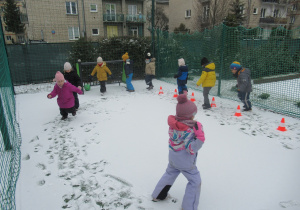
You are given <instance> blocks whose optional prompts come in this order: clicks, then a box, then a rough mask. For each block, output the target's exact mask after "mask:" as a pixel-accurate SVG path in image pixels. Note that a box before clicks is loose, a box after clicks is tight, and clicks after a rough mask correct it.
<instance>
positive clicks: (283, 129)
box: [277, 118, 287, 131]
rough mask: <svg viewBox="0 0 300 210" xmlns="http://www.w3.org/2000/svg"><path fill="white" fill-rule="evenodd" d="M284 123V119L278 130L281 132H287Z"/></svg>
mask: <svg viewBox="0 0 300 210" xmlns="http://www.w3.org/2000/svg"><path fill="white" fill-rule="evenodd" d="M284 123H285V121H284V118H282V120H281V122H280V125H279V126H278V128H277V130H279V131H287V129H286V128H285V125H284Z"/></svg>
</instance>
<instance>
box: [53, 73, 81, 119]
mask: <svg viewBox="0 0 300 210" xmlns="http://www.w3.org/2000/svg"><path fill="white" fill-rule="evenodd" d="M54 80H55V81H56V84H55V86H54V89H53V91H52V92H51V93H49V94H48V95H47V97H48V98H49V99H51V98H54V97H55V96H56V95H58V97H57V104H58V106H59V110H60V114H61V116H62V118H61V119H62V120H65V119H67V117H68V113H72V115H73V116H75V115H76V109H75V106H74V105H75V100H74V95H73V92H76V93H78V94H82V91H81V90H80V89H79V88H77V87H75V86H74V85H72V84H71V83H69V82H68V81H65V78H64V75H63V74H62V73H61V72H59V71H58V72H56V74H55V79H54Z"/></svg>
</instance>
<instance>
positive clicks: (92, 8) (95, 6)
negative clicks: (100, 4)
mask: <svg viewBox="0 0 300 210" xmlns="http://www.w3.org/2000/svg"><path fill="white" fill-rule="evenodd" d="M90 11H91V12H97V11H98V10H97V4H91V10H90Z"/></svg>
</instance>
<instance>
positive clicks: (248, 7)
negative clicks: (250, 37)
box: [244, 0, 255, 28]
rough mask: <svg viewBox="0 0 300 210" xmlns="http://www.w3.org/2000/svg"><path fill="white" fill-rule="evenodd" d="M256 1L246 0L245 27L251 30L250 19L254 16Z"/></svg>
mask: <svg viewBox="0 0 300 210" xmlns="http://www.w3.org/2000/svg"><path fill="white" fill-rule="evenodd" d="M254 1H255V0H245V8H244V11H245V13H246V14H245V27H246V28H249V25H250V17H251V14H253V9H254Z"/></svg>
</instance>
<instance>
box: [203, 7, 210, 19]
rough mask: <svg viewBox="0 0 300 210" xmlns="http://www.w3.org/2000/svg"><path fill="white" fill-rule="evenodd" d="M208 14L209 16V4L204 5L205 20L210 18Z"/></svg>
mask: <svg viewBox="0 0 300 210" xmlns="http://www.w3.org/2000/svg"><path fill="white" fill-rule="evenodd" d="M208 16H209V7H208V6H204V7H203V20H204V21H207V20H208Z"/></svg>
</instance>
